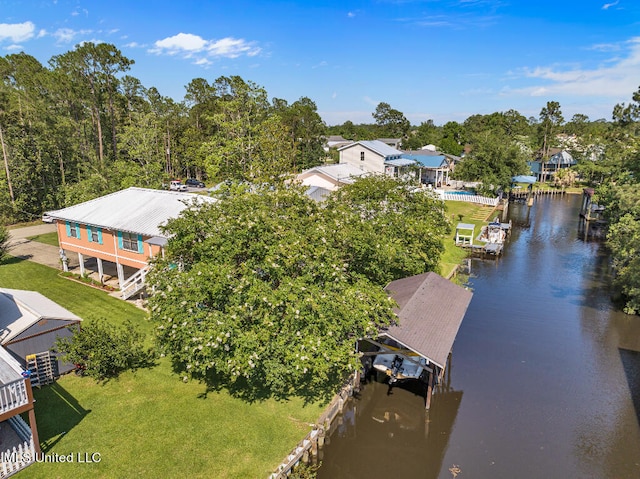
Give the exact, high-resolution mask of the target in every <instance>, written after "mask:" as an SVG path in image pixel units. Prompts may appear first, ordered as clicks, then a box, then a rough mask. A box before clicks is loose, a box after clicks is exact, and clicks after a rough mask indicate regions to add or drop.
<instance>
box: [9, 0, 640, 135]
mask: <svg viewBox="0 0 640 479" xmlns="http://www.w3.org/2000/svg"><path fill="white" fill-rule="evenodd" d="M83 41H93V42H108V43H113V44H114V45H116V47H118V48H119V49H120V50H121V51H122V52H123V54H124V55H125V56H127V57H128V58H130V59H133V60H134V61H135V65H133V67H132V69H131V71H130V72H129V74H131V75H133V76H135V77H137V78H138V79H140V80H141V82H142V83H143V85H144V86H146V87H151V86H155V87H156V88H157V89H158V90H159V91H160V93H161V94H162V95H165V96H170V97H172V98H174V99H175V100H177V101H180V100H182V99H183V98H184V93H185V89H184V87H185V85H187V84H188V83H189V82H190V81H191V80H192V79H194V78H198V77H202V78H205V79H207V80H208V81H210V82H212V81H213V80H215V79H216V78H218V77H219V76H221V75H227V76H229V75H240V76H241V77H242V78H244V79H245V80H251V81H253V82H255V83H257V84H258V85H260V86H262V87H264V88H265V89H266V90H267V92H268V94H269V97H270V98H272V97H278V98H284V99H286V100H288V101H289V102H293V101H295V100H297V99H299V98H300V97H303V96H307V97H309V98H311V99H312V100H313V101H314V102H315V103H316V104H317V106H318V112H319V113H320V115H321V116H322V117H323V119H324V120H325V122H326V123H327V124H329V125H334V124H340V123H343V122H344V121H346V120H351V121H353V122H354V123H361V122H362V123H373V118H372V116H371V114H372V113H373V111H374V110H375V107H376V105H377V104H378V103H379V102H387V103H389V104H390V105H391V106H392V107H393V108H395V109H397V110H400V111H401V112H403V113H404V114H405V116H406V117H407V118H408V119H409V120H410V121H411V122H412V124H419V123H420V122H422V121H426V120H428V119H433V120H434V121H435V123H436V124H440V125H441V124H444V123H445V122H447V121H450V120H454V121H459V122H461V121H464V120H465V119H466V118H467V117H468V116H470V115H473V114H476V113H480V114H488V113H492V112H495V111H506V110H509V109H516V110H518V111H519V112H520V113H522V114H523V115H525V116H527V117H529V116H535V117H538V116H539V114H540V110H541V109H542V107H544V106H545V105H546V102H547V101H558V102H560V105H561V108H562V112H563V114H564V117H565V119H566V120H569V119H570V118H571V117H572V116H573V115H574V114H576V113H583V114H586V115H588V116H589V118H590V119H592V120H596V119H599V118H606V119H608V120H610V119H611V112H612V109H613V106H614V105H615V104H616V103H620V102H626V103H628V102H629V100H630V99H631V95H632V93H633V92H634V91H636V90H637V89H638V87H640V1H638V0H555V1H549V0H373V1H351V0H341V1H333V0H326V1H321V0H309V1H298V2H294V1H266V0H264V1H263V0H226V1H192V0H180V1H171V2H169V1H160V0H159V1H153V2H151V1H144V0H127V1H120V0H108V1H85V0H57V1H46V0H29V1H12V0H0V55H3V56H4V55H7V54H10V53H17V52H20V51H24V52H26V53H28V54H30V55H33V56H34V57H36V58H37V59H38V60H39V61H40V62H41V63H43V64H45V65H46V64H47V62H48V60H49V59H50V58H51V57H52V56H53V55H57V54H60V53H64V52H67V51H69V50H72V49H73V48H74V46H75V45H77V44H78V43H81V42H83Z"/></svg>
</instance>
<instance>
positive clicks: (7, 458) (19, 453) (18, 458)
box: [0, 416, 36, 478]
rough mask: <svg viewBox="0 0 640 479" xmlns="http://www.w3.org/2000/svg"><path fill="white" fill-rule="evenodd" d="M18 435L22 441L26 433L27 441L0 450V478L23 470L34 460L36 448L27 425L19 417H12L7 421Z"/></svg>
mask: <svg viewBox="0 0 640 479" xmlns="http://www.w3.org/2000/svg"><path fill="white" fill-rule="evenodd" d="M8 422H10V423H11V426H12V427H13V428H14V430H16V432H17V433H18V435H19V436H20V437H21V439H23V438H24V437H25V436H26V435H27V432H28V439H26V440H24V441H23V442H21V443H20V444H18V445H17V446H13V447H12V448H9V449H4V450H0V455H2V462H1V463H0V478H3V477H9V476H12V475H13V474H15V473H16V472H18V471H19V470H21V469H24V468H25V467H27V466H28V465H29V464H31V463H33V462H34V461H35V460H36V448H35V445H34V443H33V436H32V435H31V430H30V429H29V426H28V425H27V423H25V422H24V421H23V420H22V418H21V417H20V416H14V417H12V418H11V419H9V421H8Z"/></svg>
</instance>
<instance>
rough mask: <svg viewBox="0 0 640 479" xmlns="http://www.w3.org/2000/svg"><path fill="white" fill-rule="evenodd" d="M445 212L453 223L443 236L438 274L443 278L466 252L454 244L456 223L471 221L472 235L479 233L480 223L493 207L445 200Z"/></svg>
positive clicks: (490, 213) (490, 212)
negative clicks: (472, 225)
mask: <svg viewBox="0 0 640 479" xmlns="http://www.w3.org/2000/svg"><path fill="white" fill-rule="evenodd" d="M446 205H447V213H448V214H449V218H451V223H452V225H453V227H452V229H451V234H450V235H449V236H448V237H447V238H445V240H444V246H445V250H444V253H443V255H442V258H440V274H442V276H444V277H445V278H446V277H447V276H448V275H449V274H451V272H452V271H453V270H454V269H455V268H456V266H457V265H459V264H460V263H461V262H462V260H463V259H464V258H466V257H467V254H468V252H467V251H466V250H464V249H462V248H460V247H459V246H456V245H455V237H456V225H457V224H458V223H472V224H474V225H476V229H475V233H474V235H476V236H477V235H478V234H479V233H480V228H481V227H482V225H485V224H486V223H487V221H486V220H487V219H488V217H489V216H490V215H492V214H493V213H492V212H493V211H494V210H493V208H490V207H487V206H482V205H477V204H475V203H467V202H466V201H447V202H446Z"/></svg>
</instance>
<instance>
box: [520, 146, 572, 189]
mask: <svg viewBox="0 0 640 479" xmlns="http://www.w3.org/2000/svg"><path fill="white" fill-rule="evenodd" d="M538 153H539V155H540V156H539V157H538V159H536V160H535V161H529V162H528V165H529V167H530V168H531V174H532V175H535V176H536V177H537V179H538V181H540V182H542V183H544V182H545V181H547V180H548V179H550V177H551V175H553V174H554V173H555V172H556V171H558V170H560V169H562V168H569V167H570V166H574V165H575V164H576V160H575V159H574V158H573V156H571V153H569V152H568V151H566V150H562V149H560V148H551V149H550V150H549V156H548V157H546V158H545V157H544V156H542V153H541V152H538Z"/></svg>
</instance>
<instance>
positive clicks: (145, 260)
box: [46, 187, 217, 299]
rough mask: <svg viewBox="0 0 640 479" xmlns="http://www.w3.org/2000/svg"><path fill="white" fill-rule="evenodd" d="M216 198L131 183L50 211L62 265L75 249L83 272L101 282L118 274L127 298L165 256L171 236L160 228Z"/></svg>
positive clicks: (49, 214) (139, 286)
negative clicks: (152, 261)
mask: <svg viewBox="0 0 640 479" xmlns="http://www.w3.org/2000/svg"><path fill="white" fill-rule="evenodd" d="M215 201H217V200H216V199H215V198H212V197H209V196H204V195H198V194H192V193H182V192H177V191H166V190H153V189H148V188H136V187H131V188H127V189H125V190H121V191H117V192H115V193H111V194H109V195H105V196H101V197H100V198H96V199H93V200H90V201H85V202H84V203H80V204H77V205H73V206H69V207H68V208H63V209H60V210H56V211H49V212H47V213H46V214H47V215H48V216H49V217H50V218H51V219H52V220H53V221H55V223H56V226H57V229H58V242H59V244H60V258H61V260H62V266H63V269H64V270H65V271H67V262H66V261H65V260H66V259H67V254H68V253H70V252H73V253H76V254H77V255H78V263H79V264H80V274H82V275H84V274H85V271H86V270H87V269H89V270H94V271H95V273H96V275H97V280H98V281H100V282H104V281H108V280H110V279H111V278H115V277H117V284H118V286H119V288H120V290H121V294H122V297H123V298H124V299H127V298H129V297H131V296H133V295H134V294H136V293H137V292H139V291H142V290H143V289H144V287H145V286H144V285H145V282H144V278H145V275H146V271H147V269H148V267H149V260H150V259H151V258H154V257H157V256H162V255H163V254H164V246H165V245H166V239H167V238H166V234H165V233H163V231H162V226H164V225H166V223H167V222H168V221H169V220H170V219H172V218H176V217H178V216H179V215H180V214H181V213H182V212H183V211H184V210H185V209H187V208H191V207H197V206H198V205H203V204H205V203H211V202H215ZM85 260H86V264H85ZM96 270H97V271H96Z"/></svg>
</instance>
